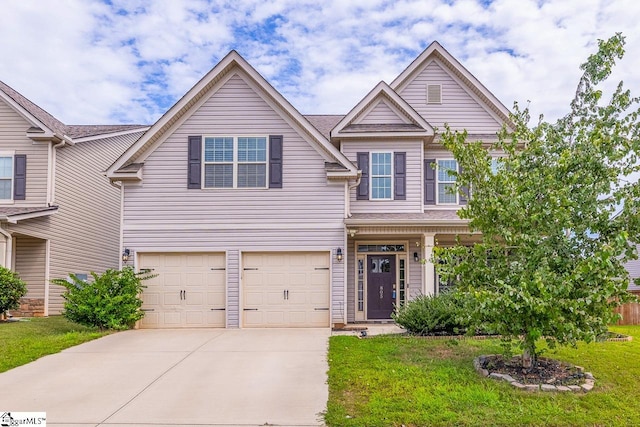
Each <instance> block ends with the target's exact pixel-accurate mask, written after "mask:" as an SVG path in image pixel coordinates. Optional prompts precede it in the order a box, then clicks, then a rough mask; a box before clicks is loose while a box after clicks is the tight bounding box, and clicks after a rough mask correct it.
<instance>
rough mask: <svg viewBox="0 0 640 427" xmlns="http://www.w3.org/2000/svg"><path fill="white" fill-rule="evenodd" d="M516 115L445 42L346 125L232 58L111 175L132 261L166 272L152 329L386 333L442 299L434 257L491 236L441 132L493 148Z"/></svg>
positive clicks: (370, 98) (153, 292) (150, 309)
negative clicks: (408, 304)
mask: <svg viewBox="0 0 640 427" xmlns="http://www.w3.org/2000/svg"><path fill="white" fill-rule="evenodd" d="M508 116H509V113H508V111H507V109H506V108H505V107H504V106H503V105H502V104H501V103H500V101H498V100H497V99H496V98H495V96H493V95H492V94H491V93H490V92H489V91H488V90H487V89H486V88H485V87H484V86H483V85H482V84H481V83H480V82H479V81H478V80H477V79H476V78H475V77H474V76H473V75H472V74H471V73H470V72H469V71H467V70H466V69H465V68H464V67H463V66H462V65H461V64H460V63H459V62H458V61H457V60H456V59H455V58H453V57H452V56H451V55H450V54H449V53H448V52H447V51H446V50H445V49H444V48H443V47H442V46H440V45H439V44H438V43H435V42H434V43H433V44H431V45H430V46H429V47H428V48H427V49H426V50H425V51H424V52H423V53H422V54H421V55H420V56H419V57H418V58H417V59H416V60H415V61H414V62H413V63H411V64H410V65H409V67H408V68H407V69H405V70H404V71H403V72H402V73H401V74H400V75H399V76H398V77H397V78H396V79H395V80H394V81H393V82H392V83H391V84H386V83H384V82H381V83H380V84H378V85H377V86H376V87H375V88H373V90H372V91H371V92H370V93H369V94H368V95H367V96H366V97H365V98H364V99H363V100H362V101H360V102H359V103H358V105H356V106H355V107H354V108H353V109H352V110H351V111H350V112H349V113H348V114H347V115H344V116H343V115H340V116H331V115H328V116H327V115H322V116H318V115H316V116H303V115H302V114H300V113H299V112H298V111H297V110H296V109H295V108H294V107H293V106H292V105H291V104H290V103H289V102H288V101H287V100H286V99H285V98H284V97H283V96H282V95H281V94H280V93H278V92H277V91H276V90H275V89H274V88H273V87H272V86H271V85H270V84H269V83H268V82H267V81H266V80H265V79H264V78H263V77H262V76H261V75H260V74H259V73H258V72H257V71H256V70H255V69H253V68H252V67H251V65H249V64H248V63H247V62H246V61H245V60H244V59H243V58H242V57H241V56H240V55H239V54H238V53H236V52H231V53H229V54H228V55H227V56H226V57H225V58H224V59H222V60H221V61H220V63H219V64H217V65H216V66H215V67H214V68H213V69H212V70H211V71H210V72H209V73H208V74H207V75H206V76H204V77H203V79H202V80H201V81H200V82H198V83H197V84H196V85H195V86H194V87H193V88H192V89H191V90H190V91H189V92H188V93H187V94H185V95H184V97H183V98H182V99H180V100H179V101H178V102H177V103H176V104H175V105H174V106H173V107H172V108H171V109H170V110H169V111H168V112H167V113H166V114H165V115H164V116H163V117H162V118H160V119H159V120H158V121H157V122H156V123H155V124H154V125H153V126H152V127H151V128H150V129H149V130H148V131H147V132H146V133H145V134H144V135H143V136H142V137H141V138H140V139H138V140H137V141H136V142H135V143H134V144H133V145H131V147H129V149H127V150H126V151H125V152H124V154H123V155H122V156H121V157H120V158H119V159H118V160H117V161H115V163H114V164H113V165H112V166H111V167H110V168H109V170H108V171H107V175H108V177H109V178H110V179H111V180H112V181H113V182H114V183H118V184H119V185H121V190H122V199H121V201H122V205H121V210H122V212H121V215H122V236H121V239H122V248H121V250H122V251H123V253H125V254H127V255H128V262H129V263H132V264H133V265H135V266H136V268H137V269H139V270H145V269H148V270H152V271H153V272H154V273H156V274H157V276H156V277H155V278H154V279H152V280H150V281H149V282H148V283H147V286H148V287H147V289H146V290H145V291H144V293H143V299H144V306H143V307H144V309H145V310H146V316H145V318H144V320H143V321H142V323H141V326H142V327H151V328H154V327H156V328H157V327H207V326H210V327H328V326H335V325H341V324H345V323H350V322H366V321H381V320H388V319H390V317H391V314H392V311H393V307H394V306H395V305H397V304H401V303H403V302H405V301H406V300H408V299H410V298H412V297H415V296H416V295H419V294H432V293H436V292H438V283H437V279H436V276H435V271H434V266H433V265H432V264H431V263H430V255H431V253H432V250H433V248H434V246H435V245H447V244H452V243H453V242H454V241H455V239H456V238H459V239H461V240H462V241H463V242H464V241H471V240H472V239H474V238H477V236H473V235H470V233H469V230H468V227H467V224H466V222H465V221H463V220H461V219H459V218H458V216H457V214H456V211H457V209H458V208H459V207H460V206H461V205H463V204H464V203H466V200H465V199H464V197H461V196H459V195H458V194H456V193H452V192H451V191H449V190H450V188H451V187H452V186H454V185H455V184H454V182H453V177H452V176H451V175H450V174H449V173H448V172H447V171H448V170H455V169H456V168H457V165H456V161H455V160H454V159H453V157H452V155H451V154H450V153H448V152H447V151H446V150H443V148H442V146H441V144H439V131H441V130H442V129H443V126H444V124H445V123H446V124H448V125H449V126H450V127H451V128H453V129H459V130H462V129H466V130H467V131H468V133H469V138H471V139H473V140H477V139H480V140H483V141H486V142H488V143H489V142H492V141H494V140H495V139H496V132H497V131H498V130H499V129H500V128H501V127H502V126H503V125H507V126H510V122H509V117H508ZM425 260H426V262H425Z"/></svg>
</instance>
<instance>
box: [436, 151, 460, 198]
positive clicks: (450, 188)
mask: <svg viewBox="0 0 640 427" xmlns="http://www.w3.org/2000/svg"><path fill="white" fill-rule="evenodd" d="M457 170H458V162H457V161H456V160H452V159H448V160H438V173H437V177H438V187H437V188H438V204H458V192H457V191H456V177H455V175H453V173H452V172H455V171H457Z"/></svg>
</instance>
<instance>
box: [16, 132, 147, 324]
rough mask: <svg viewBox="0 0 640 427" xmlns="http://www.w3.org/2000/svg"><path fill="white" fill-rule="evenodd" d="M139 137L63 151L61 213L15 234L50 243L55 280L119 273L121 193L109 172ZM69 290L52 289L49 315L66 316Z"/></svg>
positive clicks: (20, 225)
mask: <svg viewBox="0 0 640 427" xmlns="http://www.w3.org/2000/svg"><path fill="white" fill-rule="evenodd" d="M140 135H141V134H140V133H134V134H129V135H124V136H118V137H112V138H108V139H100V140H95V141H86V142H80V143H77V144H76V145H74V146H71V147H69V146H67V147H64V148H62V149H59V151H58V152H57V158H56V169H57V170H56V184H55V200H54V203H55V204H56V205H58V206H59V208H58V213H56V214H55V215H53V216H51V217H48V218H37V219H33V220H26V221H21V222H19V223H18V224H16V225H12V226H11V227H10V231H12V232H19V233H24V234H29V235H33V236H40V237H43V238H48V239H50V240H51V247H50V251H51V259H50V278H51V279H59V278H65V277H67V276H68V275H69V273H89V272H91V271H94V272H97V273H101V272H103V271H104V270H106V269H109V268H118V261H119V256H120V250H119V248H120V190H119V189H118V188H115V187H114V186H112V185H111V184H110V183H109V180H108V179H107V178H106V176H104V171H105V170H106V169H107V168H108V167H109V166H110V165H111V164H112V163H113V161H115V159H116V158H117V157H118V156H120V155H121V154H122V152H124V150H125V149H126V148H127V147H129V145H131V144H132V143H133V142H134V141H135V140H136V139H137V138H139V136H140ZM63 291H64V289H63V288H62V287H59V286H55V285H51V288H50V291H49V295H50V300H49V313H50V314H57V313H59V312H60V311H61V310H62V306H63V303H64V301H63V299H62V297H61V294H62V292H63Z"/></svg>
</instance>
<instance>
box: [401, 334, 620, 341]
mask: <svg viewBox="0 0 640 427" xmlns="http://www.w3.org/2000/svg"><path fill="white" fill-rule="evenodd" d="M621 335H622V334H621ZM404 336H406V337H407V338H420V339H424V340H460V341H465V340H480V341H481V340H491V339H500V338H502V335H412V334H409V333H405V334H404ZM625 341H633V337H632V336H631V335H622V336H619V337H614V338H606V339H603V340H600V341H598V340H596V341H592V342H625Z"/></svg>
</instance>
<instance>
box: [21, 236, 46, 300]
mask: <svg viewBox="0 0 640 427" xmlns="http://www.w3.org/2000/svg"><path fill="white" fill-rule="evenodd" d="M15 250H16V252H15V260H16V261H15V271H16V272H17V273H18V274H19V275H20V278H21V279H22V280H23V281H24V282H25V283H26V284H27V295H26V297H27V298H44V284H45V263H46V256H47V242H46V241H45V240H42V239H36V238H33V237H27V236H18V237H16V239H15Z"/></svg>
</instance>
